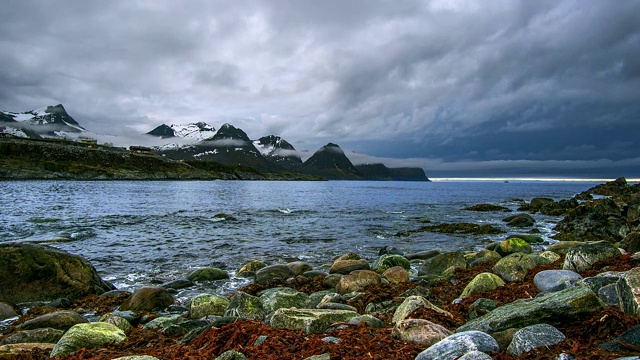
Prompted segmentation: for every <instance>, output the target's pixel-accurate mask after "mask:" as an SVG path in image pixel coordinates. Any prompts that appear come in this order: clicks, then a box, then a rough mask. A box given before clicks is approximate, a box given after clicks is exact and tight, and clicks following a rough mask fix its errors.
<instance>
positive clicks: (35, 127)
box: [2, 104, 86, 137]
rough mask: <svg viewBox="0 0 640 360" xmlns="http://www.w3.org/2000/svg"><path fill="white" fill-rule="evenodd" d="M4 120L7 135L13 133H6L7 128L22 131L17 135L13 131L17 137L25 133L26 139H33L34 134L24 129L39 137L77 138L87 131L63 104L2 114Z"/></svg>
mask: <svg viewBox="0 0 640 360" xmlns="http://www.w3.org/2000/svg"><path fill="white" fill-rule="evenodd" d="M2 119H3V120H2V123H3V124H4V127H5V131H4V132H5V133H11V131H6V129H7V126H9V127H12V128H14V129H21V130H17V133H16V131H13V132H14V135H17V136H22V135H20V134H19V133H24V135H26V136H25V137H32V136H30V135H32V133H29V131H26V130H24V129H28V130H31V131H33V132H35V133H37V134H38V135H39V136H48V137H65V136H67V135H72V136H77V135H78V134H79V133H82V132H84V131H86V129H85V128H83V127H82V126H80V124H78V122H77V121H76V120H75V119H74V118H73V117H71V115H69V114H68V113H67V111H66V110H65V108H64V107H63V106H62V105H61V104H58V105H55V106H47V107H43V108H40V109H36V110H31V111H26V112H22V113H14V112H2ZM9 119H12V120H14V121H15V123H12V122H11V121H9Z"/></svg>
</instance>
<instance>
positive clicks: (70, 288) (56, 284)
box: [0, 243, 113, 303]
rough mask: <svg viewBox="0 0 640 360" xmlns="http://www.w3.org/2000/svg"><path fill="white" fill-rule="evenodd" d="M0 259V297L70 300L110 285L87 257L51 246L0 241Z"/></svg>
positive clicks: (111, 287)
mask: <svg viewBox="0 0 640 360" xmlns="http://www.w3.org/2000/svg"><path fill="white" fill-rule="evenodd" d="M0 259H2V261H0V289H2V290H1V291H0V301H4V302H9V303H22V302H36V301H50V300H55V299H58V298H62V297H64V298H68V299H71V300H73V299H77V298H79V297H83V296H87V295H92V294H96V295H99V294H102V293H104V292H106V291H109V290H112V289H113V285H111V284H108V283H107V282H105V281H103V280H102V279H100V276H98V273H97V272H96V269H95V268H94V267H93V266H92V265H91V263H89V261H87V260H86V259H84V258H82V257H80V256H76V255H71V254H69V253H67V252H65V251H62V250H58V249H55V248H52V247H48V246H40V245H35V244H29V243H1V244H0Z"/></svg>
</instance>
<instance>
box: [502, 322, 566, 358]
mask: <svg viewBox="0 0 640 360" xmlns="http://www.w3.org/2000/svg"><path fill="white" fill-rule="evenodd" d="M564 339H565V336H564V334H562V333H561V332H560V331H559V330H558V329H556V328H555V327H553V326H551V325H548V324H536V325H531V326H527V327H525V328H522V329H520V330H518V331H516V333H515V334H514V335H513V339H512V340H511V344H509V347H508V348H507V352H508V353H509V354H511V355H513V356H520V355H522V354H523V353H526V352H529V351H531V350H533V349H535V348H537V347H540V346H551V345H555V344H557V343H559V342H561V341H564Z"/></svg>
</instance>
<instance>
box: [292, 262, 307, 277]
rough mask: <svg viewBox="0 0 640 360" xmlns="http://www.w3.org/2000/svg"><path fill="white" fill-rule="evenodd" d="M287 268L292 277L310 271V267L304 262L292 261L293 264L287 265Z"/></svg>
mask: <svg viewBox="0 0 640 360" xmlns="http://www.w3.org/2000/svg"><path fill="white" fill-rule="evenodd" d="M287 266H288V267H289V268H290V269H291V271H292V272H293V276H298V275H301V274H302V273H304V272H305V271H309V270H311V265H309V264H308V263H306V262H304V261H293V262H290V263H287Z"/></svg>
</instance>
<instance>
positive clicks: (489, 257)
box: [467, 249, 502, 267]
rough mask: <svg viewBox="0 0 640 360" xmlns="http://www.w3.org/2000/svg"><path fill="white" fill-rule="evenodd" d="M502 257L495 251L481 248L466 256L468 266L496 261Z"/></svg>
mask: <svg viewBox="0 0 640 360" xmlns="http://www.w3.org/2000/svg"><path fill="white" fill-rule="evenodd" d="M500 259H502V256H500V254H498V253H497V252H495V251H493V250H489V249H482V250H480V251H478V252H477V253H475V254H474V255H473V256H471V257H469V258H467V262H468V263H469V267H474V266H478V265H480V264H486V263H489V262H496V261H498V260H500Z"/></svg>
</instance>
